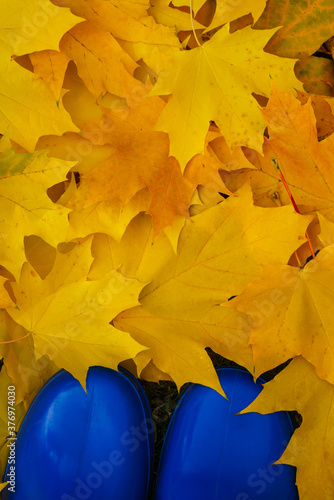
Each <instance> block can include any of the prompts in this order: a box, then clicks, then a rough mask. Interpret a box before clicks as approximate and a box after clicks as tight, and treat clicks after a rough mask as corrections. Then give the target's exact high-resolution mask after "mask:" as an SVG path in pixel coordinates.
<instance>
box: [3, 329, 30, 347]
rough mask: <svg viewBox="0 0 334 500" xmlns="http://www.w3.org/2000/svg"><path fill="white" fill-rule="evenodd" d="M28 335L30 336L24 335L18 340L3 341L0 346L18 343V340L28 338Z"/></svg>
mask: <svg viewBox="0 0 334 500" xmlns="http://www.w3.org/2000/svg"><path fill="white" fill-rule="evenodd" d="M29 335H31V332H29V333H27V335H25V336H24V337H20V338H19V339H15V340H4V341H3V342H0V344H13V343H14V342H18V341H19V340H23V339H26V338H27V337H29Z"/></svg>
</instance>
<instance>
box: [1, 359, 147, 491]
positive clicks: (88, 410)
mask: <svg viewBox="0 0 334 500" xmlns="http://www.w3.org/2000/svg"><path fill="white" fill-rule="evenodd" d="M86 388H87V393H86V392H85V391H84V389H83V388H82V386H81V385H80V383H79V382H78V381H77V380H76V379H75V378H74V377H73V376H72V375H71V374H70V373H68V372H66V371H64V370H62V371H60V372H58V373H57V374H56V375H54V377H52V378H51V379H50V380H49V381H48V382H47V383H46V384H45V386H44V387H43V388H42V389H41V391H40V392H39V394H38V395H37V396H36V398H35V400H34V401H33V403H32V405H31V407H30V408H29V410H28V412H27V414H26V416H25V418H24V421H23V423H22V425H21V428H20V430H19V433H18V437H17V440H16V442H15V481H14V482H15V488H14V489H15V492H13V491H10V489H9V488H10V486H11V485H10V484H9V485H8V486H9V488H8V486H7V487H6V489H5V490H4V491H3V492H2V498H3V500H12V499H13V500H86V499H89V500H146V498H147V495H148V491H149V486H150V480H151V475H152V464H153V448H154V429H153V422H152V417H151V412H150V408H149V404H148V401H147V398H146V395H145V393H144V391H143V389H142V387H141V386H140V384H139V383H138V382H137V380H136V379H135V378H134V377H133V376H132V375H131V374H130V373H129V372H127V371H125V370H122V372H118V371H115V370H110V369H108V368H102V367H92V368H90V369H89V371H88V374H87V384H86ZM9 467H10V465H8V466H7V470H6V472H5V476H4V481H7V480H9V472H10V469H9Z"/></svg>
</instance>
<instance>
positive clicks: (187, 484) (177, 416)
mask: <svg viewBox="0 0 334 500" xmlns="http://www.w3.org/2000/svg"><path fill="white" fill-rule="evenodd" d="M217 373H218V376H219V379H220V383H221V385H222V388H223V390H224V391H225V394H226V395H227V397H228V398H229V401H228V400H226V399H225V398H223V397H222V396H220V395H219V394H218V393H217V392H215V391H213V390H212V389H209V388H207V387H204V386H202V385H196V384H192V385H191V386H189V388H188V389H187V390H186V391H185V393H184V394H183V396H182V397H181V399H180V402H179V405H178V407H177V408H176V410H175V412H174V414H173V417H172V419H171V421H170V424H169V427H168V430H167V434H166V437H165V442H164V446H163V450H162V456H161V460H160V466H159V472H158V479H157V486H156V496H155V498H156V500H188V499H189V500H296V499H298V491H297V487H296V486H295V476H296V472H295V471H296V470H295V468H294V467H291V466H288V465H272V464H273V462H275V461H276V460H278V458H279V457H280V455H281V454H282V452H283V450H284V449H285V448H286V446H287V443H288V441H289V439H290V437H291V435H292V434H293V427H292V424H291V420H290V417H289V415H288V413H287V412H276V413H272V414H269V415H261V414H259V413H249V414H244V415H235V414H236V413H238V412H239V411H241V410H243V409H244V408H245V407H246V406H248V405H249V404H250V403H251V402H252V401H253V400H254V399H255V398H256V396H257V395H258V394H259V393H260V392H261V390H262V385H261V384H260V383H259V382H258V383H257V384H255V383H254V382H253V378H252V376H251V375H250V374H249V373H248V372H246V371H242V370H238V369H233V368H222V369H218V370H217Z"/></svg>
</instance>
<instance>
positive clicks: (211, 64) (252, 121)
mask: <svg viewBox="0 0 334 500" xmlns="http://www.w3.org/2000/svg"><path fill="white" fill-rule="evenodd" d="M274 32H275V29H274V30H265V31H256V30H252V29H251V28H250V27H249V26H248V27H246V28H244V29H243V30H240V31H237V32H235V33H232V34H230V33H229V31H228V25H226V26H224V27H223V28H222V29H220V30H219V31H218V32H217V33H216V34H215V35H214V36H213V37H212V39H211V40H210V41H208V42H207V43H205V44H204V45H202V46H200V47H197V48H196V49H193V50H191V51H184V52H181V53H179V54H177V55H175V56H174V57H173V63H172V64H171V65H170V66H168V67H167V68H166V69H164V70H163V71H162V72H161V74H160V75H159V78H158V82H157V84H156V85H155V87H154V88H153V90H152V91H151V95H152V94H157V95H167V94H173V97H172V99H171V100H170V101H169V102H168V104H167V106H166V107H165V109H164V111H163V112H162V115H161V117H160V119H159V121H158V123H157V126H156V128H157V130H162V131H164V132H167V133H168V134H169V137H170V142H171V147H170V154H171V155H172V156H175V157H176V158H177V159H178V160H179V162H180V164H181V167H182V169H184V167H185V165H186V163H187V162H188V161H189V160H190V158H191V157H192V156H194V155H195V154H197V153H203V152H204V138H205V136H206V133H207V131H208V127H209V122H210V120H214V121H215V123H216V124H217V125H218V127H219V128H220V130H221V133H222V134H223V135H224V137H225V139H226V142H227V143H228V145H229V147H230V148H232V149H233V148H234V147H235V146H238V145H243V146H249V147H251V148H253V149H255V150H261V148H262V142H263V132H264V128H265V124H264V121H263V117H262V115H261V112H260V109H259V106H258V104H257V102H256V100H255V99H254V98H253V97H252V95H251V93H252V92H256V93H257V94H261V95H265V96H268V95H269V93H270V79H271V78H272V79H273V80H274V81H275V82H276V83H277V84H278V85H279V86H280V87H281V88H283V89H286V90H287V89H292V88H294V87H295V88H300V89H301V84H300V82H299V81H298V80H297V78H296V77H295V75H294V73H293V66H294V63H295V61H293V60H291V59H290V60H289V59H283V58H278V57H277V56H273V55H271V54H268V53H265V52H264V51H263V50H262V49H263V47H264V45H265V44H266V42H267V41H268V39H269V38H270V37H271V36H272V35H273V33H274ZM195 103H196V104H195Z"/></svg>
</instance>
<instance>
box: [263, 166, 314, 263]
mask: <svg viewBox="0 0 334 500" xmlns="http://www.w3.org/2000/svg"><path fill="white" fill-rule="evenodd" d="M271 164H272V165H273V166H274V167H275V169H276V170H277V172H278V174H279V176H280V179H281V181H282V182H283V185H284V187H285V189H286V191H287V193H288V195H289V198H290V200H291V203H292V205H293V208H294V209H295V211H296V212H297V214H300V211H299V209H298V207H297V204H296V202H295V200H294V197H293V195H292V193H291V191H290V188H289V186H288V184H287V182H286V180H285V177H284V175H283V174H282V172H281V169H280V168H279V165H278V160H277V158H272V159H271ZM305 236H306V238H307V243H308V246H309V247H310V250H311V255H312V258H313V259H315V254H314V250H313V247H312V244H311V239H310V237H309V235H308V233H307V231H305ZM295 254H296V252H295ZM297 261H299V259H298V258H297Z"/></svg>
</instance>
